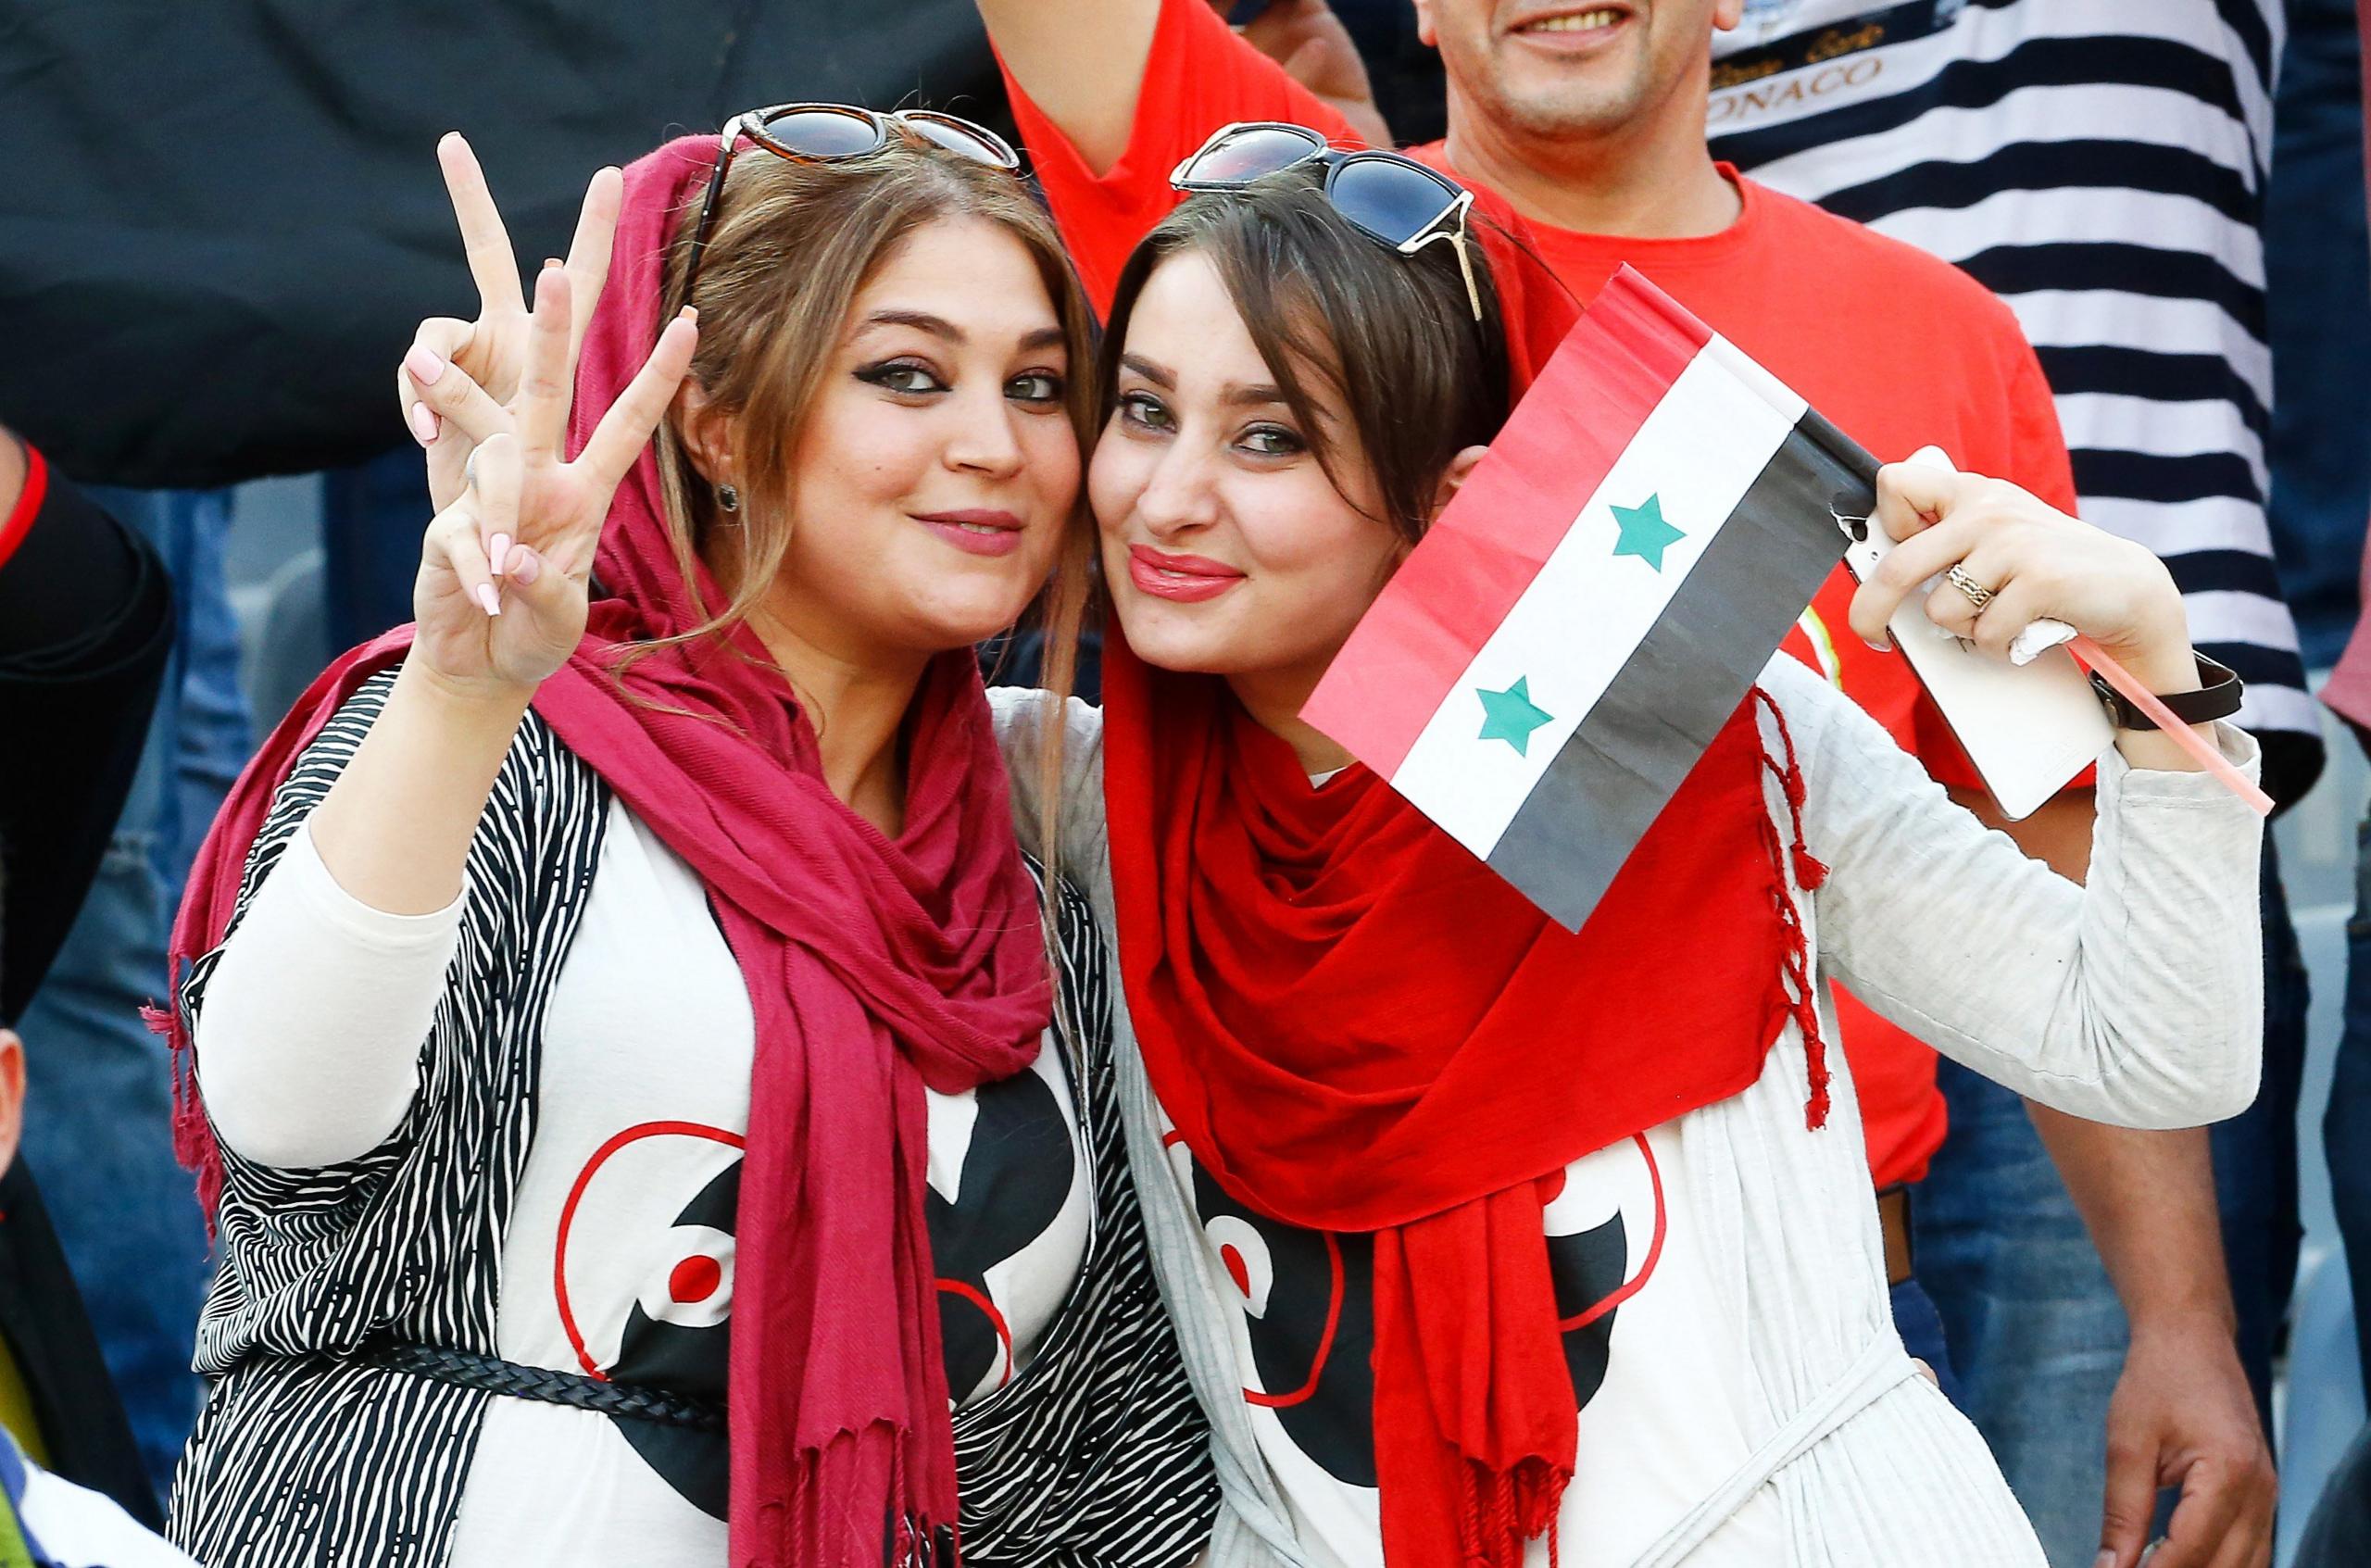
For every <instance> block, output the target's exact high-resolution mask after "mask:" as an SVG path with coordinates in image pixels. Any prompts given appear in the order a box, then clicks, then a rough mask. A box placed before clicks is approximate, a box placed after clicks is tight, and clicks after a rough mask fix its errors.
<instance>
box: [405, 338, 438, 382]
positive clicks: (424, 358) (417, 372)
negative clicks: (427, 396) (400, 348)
mask: <svg viewBox="0 0 2371 1568" xmlns="http://www.w3.org/2000/svg"><path fill="white" fill-rule="evenodd" d="M404 369H405V370H408V371H409V372H410V373H411V379H412V380H414V381H416V382H418V383H420V385H422V386H434V385H435V384H436V378H437V377H438V376H441V375H443V374H444V373H445V361H444V360H442V359H440V358H437V357H436V355H435V354H434V353H433V352H432V351H431V350H430V349H429V346H428V345H426V344H424V343H415V344H413V345H411V347H410V348H409V349H408V350H407V351H406V353H405V354H404Z"/></svg>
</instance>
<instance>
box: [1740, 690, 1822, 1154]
mask: <svg viewBox="0 0 2371 1568" xmlns="http://www.w3.org/2000/svg"><path fill="white" fill-rule="evenodd" d="M1753 697H1754V701H1755V702H1757V703H1759V704H1760V705H1761V706H1762V708H1763V709H1764V710H1766V711H1767V712H1768V713H1769V715H1770V719H1771V722H1772V724H1773V726H1774V727H1775V729H1776V730H1777V732H1778V755H1777V756H1775V757H1774V756H1772V755H1771V754H1770V751H1769V749H1768V747H1767V746H1765V747H1764V748H1763V754H1762V765H1763V767H1764V768H1765V769H1767V770H1769V771H1770V773H1771V775H1772V776H1773V777H1775V779H1777V781H1778V784H1779V789H1780V791H1781V792H1782V793H1783V794H1784V795H1785V797H1786V800H1787V824H1788V835H1789V836H1788V842H1787V843H1785V844H1784V845H1782V844H1781V843H1780V842H1779V833H1778V824H1777V823H1776V822H1772V821H1771V820H1770V819H1769V818H1768V817H1767V816H1764V818H1763V822H1762V838H1763V848H1764V849H1765V850H1766V851H1767V852H1768V854H1769V856H1770V870H1771V873H1772V878H1771V887H1770V897H1771V902H1772V904H1773V905H1774V907H1775V909H1776V910H1777V914H1778V923H1779V924H1780V925H1782V926H1784V927H1785V928H1786V932H1787V950H1786V954H1785V956H1784V958H1783V959H1782V960H1781V961H1782V964H1783V966H1784V969H1785V975H1784V979H1785V984H1786V987H1787V992H1788V995H1787V998H1786V1010H1787V1012H1788V1015H1789V1016H1790V1017H1792V1018H1793V1019H1794V1021H1795V1026H1796V1027H1797V1028H1798V1029H1800V1030H1801V1031H1802V1035H1803V1064H1804V1075H1805V1077H1806V1078H1807V1079H1808V1080H1809V1085H1808V1086H1809V1089H1810V1094H1809V1098H1807V1099H1806V1100H1805V1101H1804V1105H1803V1124H1804V1125H1805V1126H1807V1127H1809V1128H1810V1129H1811V1130H1812V1131H1813V1132H1817V1131H1818V1130H1819V1129H1820V1128H1822V1127H1825V1125H1827V1113H1828V1110H1829V1103H1830V1102H1829V1097H1828V1077H1829V1075H1828V1070H1827V1041H1826V1039H1825V1036H1823V1035H1821V1033H1820V1026H1819V992H1818V990H1817V989H1816V987H1815V985H1814V984H1813V972H1812V952H1811V941H1810V938H1809V936H1808V935H1806V934H1805V932H1804V930H1803V917H1802V911H1801V909H1799V908H1798V907H1797V906H1796V903H1795V898H1794V895H1793V894H1792V893H1791V892H1789V891H1788V872H1790V871H1791V872H1792V873H1793V883H1794V885H1795V886H1796V887H1800V888H1801V889H1802V890H1803V891H1804V892H1805V893H1813V892H1816V891H1818V889H1819V888H1820V886H1821V885H1822V884H1825V882H1826V881H1827V867H1826V865H1825V863H1824V862H1823V861H1821V860H1820V859H1819V858H1818V857H1817V856H1815V855H1813V853H1812V852H1811V850H1810V848H1809V847H1807V846H1805V844H1804V843H1803V799H1804V795H1805V787H1804V784H1803V768H1802V762H1801V760H1800V759H1799V758H1798V757H1797V756H1796V754H1795V736H1794V733H1793V732H1792V731H1790V730H1789V729H1788V727H1787V715H1786V713H1785V712H1784V711H1783V710H1782V709H1780V708H1779V706H1778V702H1777V699H1776V698H1775V697H1773V696H1771V695H1770V694H1769V693H1768V692H1766V691H1763V689H1762V688H1761V687H1760V686H1756V687H1754V688H1753Z"/></svg>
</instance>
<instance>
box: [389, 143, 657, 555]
mask: <svg viewBox="0 0 2371 1568" xmlns="http://www.w3.org/2000/svg"><path fill="white" fill-rule="evenodd" d="M436 160H437V163H438V164H439V165H440V166H441V167H442V168H443V169H444V171H445V191H446V192H447V193H448V194H450V195H451V197H452V199H453V217H454V220H455V221H456V222H458V224H459V225H460V230H461V246H462V250H463V252H464V253H465V254H466V255H467V256H468V257H469V263H470V277H471V278H472V279H473V280H475V281H476V283H477V287H478V315H477V320H474V321H464V320H458V318H455V317H450V316H434V317H431V318H430V319H428V320H425V321H422V322H421V323H420V330H419V332H417V333H415V334H414V336H413V339H412V346H411V348H410V350H409V351H408V353H406V354H405V356H404V360H403V366H402V368H401V369H399V370H397V371H396V372H395V397H396V401H397V402H398V403H399V404H400V405H401V407H402V409H403V415H404V423H405V425H406V426H407V427H408V429H409V430H410V431H411V433H412V439H413V440H415V441H417V442H419V443H420V445H421V446H423V447H425V448H426V449H427V451H428V495H429V499H430V500H431V501H432V502H433V504H434V505H435V507H436V508H437V509H438V510H439V511H442V510H443V509H445V508H447V507H450V506H451V505H452V504H453V503H454V502H455V501H456V500H458V499H459V498H460V495H461V492H462V490H463V489H464V488H465V486H466V485H467V483H468V481H467V478H466V471H467V468H468V464H469V459H470V453H471V452H472V451H474V450H475V448H476V445H477V442H478V441H479V440H482V439H483V438H484V435H485V433H488V432H490V431H493V430H498V429H504V428H508V421H506V420H495V419H493V418H492V417H491V416H492V414H493V413H494V411H496V410H501V411H503V412H504V413H506V414H509V413H513V412H515V408H514V405H515V403H516V401H517V398H518V396H519V389H520V381H521V375H522V373H523V372H524V370H525V367H526V362H527V320H528V314H527V300H526V295H525V294H524V293H523V292H522V291H521V287H520V282H519V261H518V257H517V256H516V254H515V253H514V252H513V251H512V250H511V247H510V233H509V231H508V229H506V228H505V227H504V226H503V222H502V213H501V211H500V209H499V208H497V207H496V206H495V204H494V194H493V193H492V192H491V191H490V190H488V189H487V187H486V182H485V171H484V170H483V169H481V168H480V167H479V166H478V159H477V155H476V154H475V153H474V152H472V151H470V144H469V143H468V141H466V140H465V139H464V138H463V137H462V135H461V133H460V132H458V131H457V132H452V133H451V134H449V135H447V136H446V137H445V139H444V140H443V141H441V142H439V143H438V144H436ZM624 190H625V177H624V176H623V175H622V174H621V173H620V172H619V171H618V170H617V169H600V170H598V171H596V173H595V174H594V176H593V179H592V182H590V183H589V184H587V185H586V186H585V188H584V206H583V210H582V211H581V212H580V213H579V214H578V216H577V220H576V235H575V238H574V239H573V240H571V242H570V244H569V247H568V262H567V269H566V270H567V272H568V279H569V283H570V285H571V298H572V299H573V300H574V301H575V305H574V307H573V309H572V310H571V316H570V320H569V336H568V343H569V347H570V350H571V357H572V355H573V351H574V349H575V347H576V345H578V344H580V343H582V342H583V339H584V329H585V326H586V324H587V323H588V322H589V321H590V320H592V315H593V306H594V302H595V301H596V300H598V299H599V298H600V297H601V288H602V285H603V284H604V283H606V282H608V276H609V246H610V243H611V241H612V240H613V239H614V238H615V237H616V234H617V229H618V204H619V202H620V200H621V197H622V194H623V193H624ZM448 365H453V366H458V367H459V368H460V369H461V370H463V371H465V372H466V377H467V380H466V384H464V383H452V384H450V385H447V386H446V387H445V389H444V390H443V392H442V393H441V394H440V393H439V391H438V390H437V383H438V381H439V380H440V378H441V377H442V374H443V372H444V370H445V367H446V366H448ZM472 398H475V399H482V400H483V408H477V409H475V411H474V413H473V416H472V417H471V418H470V419H469V420H466V421H464V428H461V429H458V430H457V429H456V428H455V420H454V419H453V418H452V415H453V413H454V412H455V409H456V404H457V403H459V402H464V401H467V400H470V399H472Z"/></svg>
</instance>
